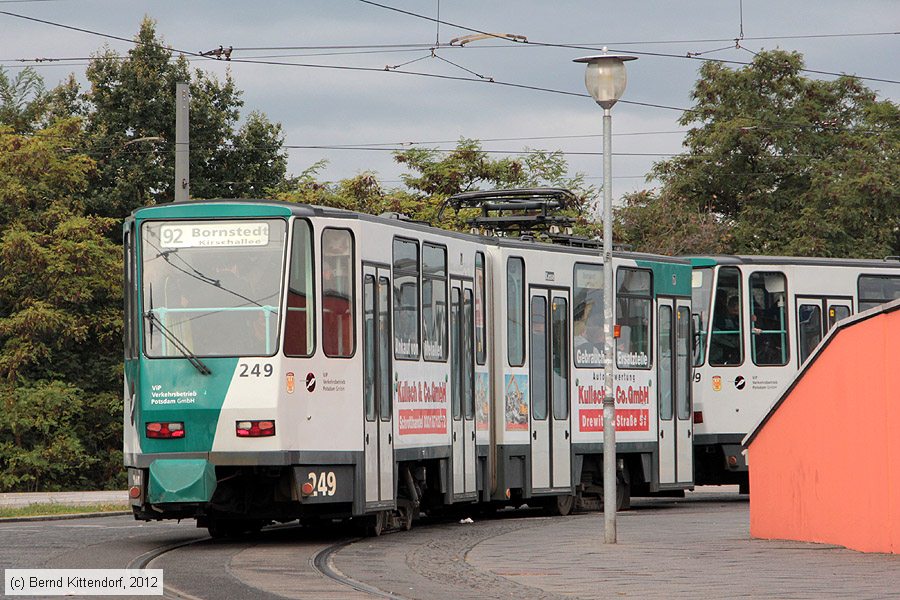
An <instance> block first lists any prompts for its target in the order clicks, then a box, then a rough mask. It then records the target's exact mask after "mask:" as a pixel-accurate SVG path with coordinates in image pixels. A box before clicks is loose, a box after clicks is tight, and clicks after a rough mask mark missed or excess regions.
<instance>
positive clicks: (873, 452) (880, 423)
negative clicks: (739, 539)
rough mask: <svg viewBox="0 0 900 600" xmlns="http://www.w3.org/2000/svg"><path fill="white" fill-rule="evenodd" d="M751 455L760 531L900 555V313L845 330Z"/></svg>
mask: <svg viewBox="0 0 900 600" xmlns="http://www.w3.org/2000/svg"><path fill="white" fill-rule="evenodd" d="M748 459H749V464H750V535H751V536H753V537H757V538H777V539H792V540H804V541H811V542H826V543H832V544H839V545H842V546H846V547H848V548H853V549H855V550H861V551H864V552H890V553H895V554H898V553H900V310H894V311H892V312H890V313H885V314H880V315H878V316H875V317H872V318H869V319H866V320H864V321H861V322H859V323H856V324H853V325H850V326H848V327H845V328H842V329H841V330H840V331H838V332H837V335H836V337H835V338H834V339H833V340H832V341H831V343H830V344H829V345H828V347H827V348H825V350H824V351H823V352H822V353H821V354H820V355H819V356H818V358H817V359H816V360H815V361H814V362H813V364H812V366H811V367H810V369H808V370H807V371H806V373H805V374H804V375H803V377H802V379H801V380H800V381H799V382H798V383H797V385H796V386H795V388H794V389H793V390H792V392H791V394H790V396H789V397H788V398H786V399H785V400H784V402H783V403H782V404H781V406H780V407H779V408H778V410H776V412H775V413H774V414H773V415H772V416H771V417H770V419H769V421H768V423H766V425H765V426H764V427H763V429H762V430H761V431H760V432H758V434H757V437H756V438H755V439H754V440H753V441H752V443H751V446H750V448H749V450H748Z"/></svg>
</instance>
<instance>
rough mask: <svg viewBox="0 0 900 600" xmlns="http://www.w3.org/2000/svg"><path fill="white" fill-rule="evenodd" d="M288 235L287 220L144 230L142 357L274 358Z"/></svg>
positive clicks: (160, 225)
mask: <svg viewBox="0 0 900 600" xmlns="http://www.w3.org/2000/svg"><path fill="white" fill-rule="evenodd" d="M287 233H288V232H287V222H286V221H285V220H283V219H257V220H246V219H221V220H207V221H181V220H178V221H166V222H161V221H148V222H145V223H144V224H143V225H142V226H141V238H142V242H141V254H142V258H143V264H142V265H141V266H142V267H143V271H142V279H143V281H142V285H143V288H142V289H143V291H142V294H143V299H144V306H143V307H142V309H143V311H144V312H145V313H147V312H152V314H153V318H152V319H151V318H145V319H144V352H145V354H146V355H147V356H148V357H150V358H170V357H182V358H183V357H184V352H183V348H182V349H180V348H181V347H182V346H183V347H186V348H187V349H188V350H190V351H191V352H192V353H193V354H195V355H197V356H200V357H212V356H272V355H274V354H275V353H276V352H277V351H278V349H279V348H280V347H281V342H280V339H279V335H280V333H281V332H280V326H281V304H282V289H283V286H284V277H285V276H286V275H287V273H286V271H287V270H286V268H285V247H286V237H287V235H286V234H287ZM163 329H165V332H163Z"/></svg>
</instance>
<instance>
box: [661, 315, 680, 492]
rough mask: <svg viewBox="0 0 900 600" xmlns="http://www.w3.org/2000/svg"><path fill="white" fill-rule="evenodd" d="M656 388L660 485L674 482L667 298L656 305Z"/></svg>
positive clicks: (672, 317)
mask: <svg viewBox="0 0 900 600" xmlns="http://www.w3.org/2000/svg"><path fill="white" fill-rule="evenodd" d="M657 306H658V307H657V317H656V318H657V327H656V336H657V340H656V379H657V381H658V382H659V384H658V385H657V386H656V401H657V416H658V418H657V423H658V427H657V445H658V447H659V485H660V486H661V487H665V486H668V485H671V484H674V483H675V481H676V473H675V465H676V460H677V457H676V434H675V352H674V348H675V336H674V333H675V332H674V329H675V327H674V325H675V306H674V302H673V301H672V300H671V299H670V298H660V299H659V302H658V305H657Z"/></svg>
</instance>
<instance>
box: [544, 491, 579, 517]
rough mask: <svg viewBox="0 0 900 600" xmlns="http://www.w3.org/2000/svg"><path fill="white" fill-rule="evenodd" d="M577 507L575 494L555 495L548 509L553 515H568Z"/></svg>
mask: <svg viewBox="0 0 900 600" xmlns="http://www.w3.org/2000/svg"><path fill="white" fill-rule="evenodd" d="M574 507H575V496H570V495H567V494H566V495H562V496H554V497H553V498H551V499H550V501H549V502H548V503H547V510H548V511H549V512H550V514H551V515H553V516H558V517H566V516H568V515H569V514H571V513H572V509H573V508H574Z"/></svg>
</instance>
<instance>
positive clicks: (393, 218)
mask: <svg viewBox="0 0 900 600" xmlns="http://www.w3.org/2000/svg"><path fill="white" fill-rule="evenodd" d="M226 205H227V206H229V209H228V210H221V211H216V212H215V214H211V213H207V214H204V213H205V212H206V211H204V210H202V208H203V207H205V206H209V207H223V206H226ZM248 212H249V213H256V214H258V215H260V216H262V215H264V214H265V215H268V216H285V217H286V216H298V217H331V218H340V219H356V220H359V221H368V222H375V223H384V224H390V225H395V226H402V227H404V228H408V229H410V230H412V231H419V232H421V233H430V234H437V235H442V236H446V237H452V238H456V239H464V240H468V241H477V242H480V243H482V244H485V245H492V246H497V247H501V248H518V249H532V250H533V249H540V250H542V251H549V252H561V253H567V254H579V255H583V256H592V257H598V258H599V257H601V256H602V253H603V247H602V245H600V246H599V247H578V246H567V245H561V244H554V243H551V242H545V241H541V240H536V239H531V238H528V237H502V236H493V235H485V234H479V233H464V232H459V231H453V230H450V229H441V228H439V227H434V226H433V225H429V224H428V223H423V222H420V221H414V220H411V219H406V218H404V217H403V215H399V214H395V213H390V214H382V215H370V214H368V213H361V212H357V211H352V210H347V209H343V208H334V207H330V206H319V205H315V204H301V203H297V202H287V201H284V200H266V199H260V198H241V199H228V198H215V199H209V200H187V201H184V202H178V203H175V202H169V203H166V204H158V205H155V206H146V207H141V208H137V209H135V210H134V211H132V213H131V219H140V220H145V219H167V218H204V217H211V216H222V217H237V216H245V215H247V213H248ZM253 216H256V215H253ZM613 255H614V256H615V257H617V258H624V259H632V260H646V261H656V262H665V263H674V264H687V263H688V260H689V257H681V256H663V255H659V254H647V253H643V252H633V251H627V250H614V251H613Z"/></svg>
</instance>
